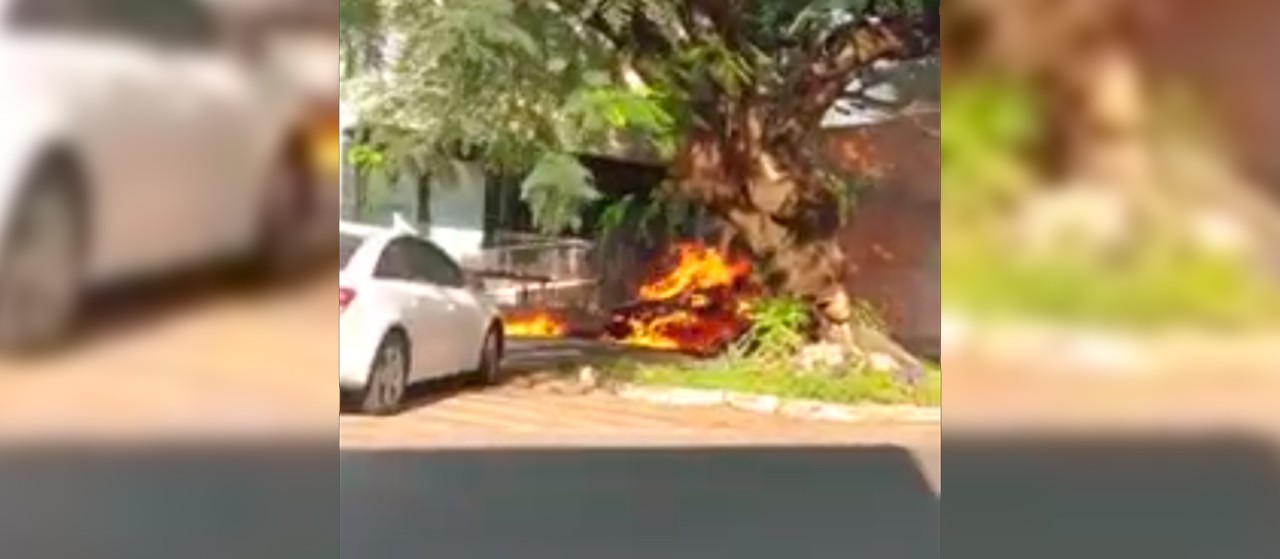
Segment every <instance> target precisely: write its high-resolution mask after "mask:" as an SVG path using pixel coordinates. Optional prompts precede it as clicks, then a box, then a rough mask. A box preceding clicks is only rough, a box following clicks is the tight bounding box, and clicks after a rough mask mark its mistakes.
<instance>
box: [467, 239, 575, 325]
mask: <svg viewBox="0 0 1280 559" xmlns="http://www.w3.org/2000/svg"><path fill="white" fill-rule="evenodd" d="M495 237H496V239H495V240H496V242H495V245H496V246H494V247H492V248H488V249H485V250H483V251H481V252H480V254H477V255H475V256H472V257H469V258H467V259H465V260H464V261H463V262H462V264H463V266H464V267H465V268H467V269H468V270H470V271H471V272H472V273H473V274H474V275H475V276H477V277H478V278H480V279H481V280H482V283H483V284H484V287H485V290H486V292H488V293H489V295H490V296H492V297H494V299H495V300H497V301H498V302H499V303H500V304H504V305H509V306H516V307H564V306H572V307H577V308H583V309H594V307H595V306H596V302H597V301H596V300H597V299H598V283H599V282H598V278H597V277H596V274H595V271H594V270H593V269H592V266H591V263H592V254H593V252H594V250H595V245H594V243H592V242H590V241H586V240H582V239H566V238H554V237H546V236H540V235H530V234H522V233H510V232H502V233H498V234H497V235H496V236H495Z"/></svg>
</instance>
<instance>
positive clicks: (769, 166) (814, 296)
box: [674, 125, 919, 368]
mask: <svg viewBox="0 0 1280 559" xmlns="http://www.w3.org/2000/svg"><path fill="white" fill-rule="evenodd" d="M747 128H752V126H750V125H749V126H747ZM731 139H732V140H736V142H733V141H731V142H726V141H724V139H723V136H717V135H716V134H713V133H711V132H709V131H703V132H701V133H698V134H694V135H693V136H692V137H691V138H690V139H689V140H688V141H687V142H686V144H685V145H684V147H683V149H682V150H681V152H680V153H679V154H678V156H677V158H676V162H675V166H674V176H675V178H676V184H677V185H678V188H680V189H681V191H682V194H684V195H685V196H686V197H688V198H691V199H693V200H695V201H697V202H699V203H701V204H703V205H704V206H705V207H707V208H709V209H710V210H711V212H712V213H713V214H714V215H716V216H717V217H719V218H720V219H721V220H722V221H723V222H724V223H725V224H727V225H728V226H729V228H730V229H731V231H732V233H733V236H734V239H735V240H736V244H737V245H738V246H739V247H741V248H743V249H745V250H747V251H748V252H749V253H750V254H751V255H752V256H753V257H754V258H755V260H756V262H757V263H758V264H760V265H761V271H762V272H763V278H762V279H763V280H764V284H765V287H766V288H767V289H769V290H770V291H771V292H773V293H786V294H788V295H793V296H797V297H800V298H802V299H804V300H805V301H807V302H809V303H810V304H812V305H813V307H814V309H815V310H816V311H817V313H818V315H819V316H820V317H821V319H822V321H823V322H824V325H825V326H826V328H824V330H826V331H827V334H828V337H829V338H834V341H838V342H844V343H847V344H849V345H852V346H854V347H855V348H857V349H859V350H862V351H870V352H879V353H886V354H888V355H890V356H892V357H894V358H895V359H896V360H897V361H899V362H900V363H902V364H903V365H904V366H907V367H910V368H918V367H919V362H918V361H917V360H916V359H915V358H914V357H913V356H911V355H910V353H908V352H907V351H905V350H904V349H902V348H901V347H900V346H899V345H897V344H896V343H894V342H893V341H892V340H890V339H889V338H888V337H887V336H885V335H883V334H881V333H879V332H874V331H872V330H870V329H869V328H865V327H863V326H862V325H860V324H857V323H856V322H855V320H854V319H855V316H854V306H853V302H852V298H851V297H850V295H849V293H848V291H847V289H846V287H845V274H846V267H845V255H844V252H843V250H842V249H841V248H840V245H839V242H838V233H839V230H840V228H841V225H842V223H843V219H842V218H843V216H842V213H843V211H844V206H843V204H842V203H841V197H840V196H839V195H838V194H837V192H836V190H835V188H834V187H833V185H834V184H836V183H834V182H832V181H831V180H829V178H828V176H827V175H825V173H824V172H823V171H822V170H821V166H820V164H819V163H818V162H817V161H816V160H815V159H814V156H812V155H810V152H807V151H806V150H805V149H804V146H802V145H798V144H799V141H797V140H791V141H787V140H786V139H780V140H775V141H772V142H769V143H768V145H765V144H764V142H754V141H752V140H751V139H750V138H749V139H746V140H744V139H742V138H741V137H736V136H733V135H731ZM756 139H758V136H757V138H756Z"/></svg>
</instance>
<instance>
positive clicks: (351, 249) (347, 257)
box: [338, 234, 364, 270]
mask: <svg viewBox="0 0 1280 559" xmlns="http://www.w3.org/2000/svg"><path fill="white" fill-rule="evenodd" d="M363 244H364V239H361V238H360V237H357V236H355V235H341V234H339V235H338V258H339V263H340V265H341V266H342V269H343V270H345V269H347V264H350V263H351V257H352V256H355V254H356V251H357V250H360V246H361V245H363Z"/></svg>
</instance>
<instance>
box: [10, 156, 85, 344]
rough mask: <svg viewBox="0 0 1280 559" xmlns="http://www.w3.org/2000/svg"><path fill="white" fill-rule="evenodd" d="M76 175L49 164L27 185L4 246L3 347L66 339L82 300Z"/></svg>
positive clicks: (79, 225) (81, 231) (80, 220)
mask: <svg viewBox="0 0 1280 559" xmlns="http://www.w3.org/2000/svg"><path fill="white" fill-rule="evenodd" d="M74 185H75V183H74V176H73V174H72V173H70V172H69V170H67V169H62V168H59V167H55V166H48V167H47V168H45V169H42V170H41V171H39V172H37V173H36V175H35V176H34V178H33V179H32V181H31V184H29V185H28V186H27V188H26V189H25V194H24V195H23V198H22V199H21V200H20V201H19V203H18V206H17V207H16V211H15V212H14V215H13V223H12V226H11V228H10V230H9V231H8V232H7V233H8V234H7V235H6V236H5V239H7V241H6V246H4V247H3V249H2V250H0V255H2V257H3V260H2V261H0V351H4V352H18V353H26V352H31V351H40V350H44V349H49V348H51V347H53V346H56V345H58V344H59V343H60V342H63V341H65V340H66V338H67V337H68V336H69V335H70V333H71V330H72V328H73V327H74V325H75V321H76V318H77V317H78V314H79V311H80V304H81V298H82V295H83V294H82V287H83V286H82V282H81V272H82V264H83V262H82V256H83V254H84V251H83V250H82V248H83V247H82V243H83V239H84V236H83V229H82V228H83V219H82V217H83V216H82V215H81V211H80V210H81V208H80V205H79V203H78V200H77V197H76V196H75V192H76V190H75V187H74Z"/></svg>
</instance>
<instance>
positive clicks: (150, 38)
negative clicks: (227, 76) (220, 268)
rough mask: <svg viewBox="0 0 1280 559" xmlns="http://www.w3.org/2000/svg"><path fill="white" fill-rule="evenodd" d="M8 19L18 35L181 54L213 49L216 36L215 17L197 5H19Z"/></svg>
mask: <svg viewBox="0 0 1280 559" xmlns="http://www.w3.org/2000/svg"><path fill="white" fill-rule="evenodd" d="M7 19H8V21H7V23H8V24H10V25H11V26H14V27H17V28H20V29H26V30H32V31H45V32H75V33H84V34H88V35H99V36H102V35H109V36H117V37H127V38H130V39H135V40H139V41H142V42H145V43H148V44H153V45H158V46H165V47H179V48H187V47H205V46H211V45H212V44H213V43H215V42H216V40H217V34H218V29H217V28H218V22H217V18H216V15H215V14H214V13H212V11H210V10H209V7H208V6H206V5H205V4H204V3H203V2H201V0H18V2H17V3H16V4H15V5H14V6H13V9H12V11H11V12H10V13H9V15H8V18H7Z"/></svg>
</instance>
